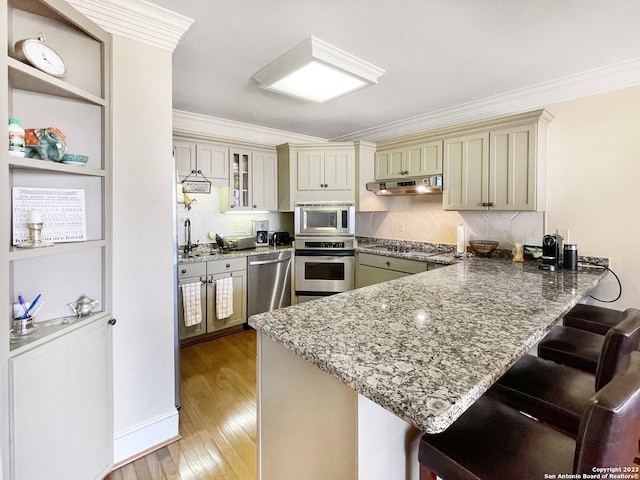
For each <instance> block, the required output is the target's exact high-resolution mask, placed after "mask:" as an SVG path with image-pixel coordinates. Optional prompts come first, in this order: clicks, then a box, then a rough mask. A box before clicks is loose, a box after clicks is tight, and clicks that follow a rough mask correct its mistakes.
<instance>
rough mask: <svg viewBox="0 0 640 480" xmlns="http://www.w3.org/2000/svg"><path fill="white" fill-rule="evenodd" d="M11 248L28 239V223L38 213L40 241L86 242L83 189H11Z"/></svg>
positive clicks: (85, 213)
mask: <svg viewBox="0 0 640 480" xmlns="http://www.w3.org/2000/svg"><path fill="white" fill-rule="evenodd" d="M12 199H13V215H12V217H13V245H18V244H20V243H23V242H26V241H27V240H29V230H28V228H27V223H28V221H29V219H30V218H31V219H33V218H34V215H33V213H32V212H38V213H39V215H37V217H38V218H39V219H41V220H42V223H43V227H42V240H45V241H47V242H54V243H61V242H84V241H86V240H87V212H86V208H85V192H84V189H76V188H35V187H34V188H30V187H13V188H12Z"/></svg>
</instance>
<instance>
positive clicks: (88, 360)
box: [0, 0, 114, 480]
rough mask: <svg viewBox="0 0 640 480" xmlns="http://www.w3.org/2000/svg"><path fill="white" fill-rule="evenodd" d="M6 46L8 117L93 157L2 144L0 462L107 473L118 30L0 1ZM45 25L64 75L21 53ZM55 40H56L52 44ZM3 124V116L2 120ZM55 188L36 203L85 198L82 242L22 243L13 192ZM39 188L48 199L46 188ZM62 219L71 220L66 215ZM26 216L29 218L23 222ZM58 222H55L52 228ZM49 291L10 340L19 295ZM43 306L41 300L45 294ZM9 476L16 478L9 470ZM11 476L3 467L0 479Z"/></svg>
mask: <svg viewBox="0 0 640 480" xmlns="http://www.w3.org/2000/svg"><path fill="white" fill-rule="evenodd" d="M0 17H1V18H2V21H3V24H4V28H3V29H2V30H1V31H2V34H0V36H1V37H2V45H3V48H2V52H1V53H0V72H1V73H0V77H1V78H0V99H1V101H0V116H1V117H2V118H5V119H6V118H9V117H14V118H18V119H19V120H20V123H21V125H22V127H23V128H25V129H28V128H42V127H47V126H55V127H56V128H58V129H60V130H61V131H62V132H63V134H64V135H65V137H66V142H67V146H68V153H78V154H84V155H87V157H88V160H87V162H86V164H84V165H83V166H81V167H79V166H76V165H73V164H65V163H62V162H54V161H49V160H47V159H39V158H26V157H14V156H9V155H8V154H7V151H8V145H7V136H6V135H5V136H4V137H3V138H4V140H3V141H1V142H0V147H1V148H0V184H1V185H2V188H1V190H2V192H3V195H2V196H1V197H0V212H2V213H1V216H2V221H0V252H1V253H0V299H1V300H0V307H1V308H0V310H1V311H2V312H4V316H3V321H4V327H3V328H2V333H0V340H1V341H2V344H3V347H2V348H0V352H2V355H1V358H0V362H2V364H3V367H2V371H3V372H7V371H8V376H6V375H0V378H1V379H2V380H4V381H6V383H3V384H2V385H0V390H1V391H2V392H3V395H5V399H6V401H3V402H0V409H1V411H0V418H1V419H2V420H0V444H2V445H3V446H6V445H9V446H10V447H11V448H3V449H2V454H3V458H2V459H1V460H0V463H1V464H2V466H3V468H2V471H3V472H5V473H6V475H5V478H7V479H9V478H11V479H12V480H29V479H39V478H83V479H95V478H98V479H101V478H104V476H105V475H106V474H107V473H108V472H109V470H110V468H111V465H112V462H113V442H114V438H113V412H112V410H113V408H112V387H113V386H112V378H111V364H112V359H111V357H112V351H111V341H110V338H111V337H110V335H111V328H112V327H111V326H110V325H109V323H108V322H110V321H111V319H112V317H111V310H112V285H111V279H112V276H113V275H112V263H113V262H112V225H111V217H112V176H111V170H112V168H111V155H112V145H111V136H112V134H111V124H112V115H111V107H112V101H111V91H112V88H111V77H112V76H111V57H112V52H111V35H109V34H108V33H106V32H105V31H104V30H102V29H101V28H99V27H98V26H96V25H95V24H94V23H92V22H91V21H89V20H88V19H87V18H86V17H84V16H83V15H82V14H80V13H79V12H78V11H77V10H76V9H74V8H73V7H71V6H70V5H69V4H68V3H67V2H65V1H62V0H21V1H8V2H3V3H2V5H1V6H0ZM38 32H44V34H45V36H46V38H47V40H48V41H51V42H52V43H51V45H52V46H53V47H54V48H55V49H56V51H57V52H58V53H59V54H60V55H61V56H62V57H63V58H64V60H65V63H66V65H67V73H66V75H65V76H64V77H62V78H57V77H53V76H50V75H48V74H46V73H44V72H42V71H40V70H38V69H36V68H34V67H32V66H31V65H30V64H28V63H25V62H22V61H20V60H18V59H17V56H16V54H15V51H14V44H15V42H17V41H19V40H22V39H26V38H31V37H34V36H36V34H37V33H38ZM54 40H55V42H54ZM5 121H6V120H5ZM14 188H15V189H22V191H23V192H27V193H28V192H29V190H30V189H31V188H40V189H43V190H48V194H47V197H49V198H50V200H46V201H45V202H42V203H41V204H40V205H37V206H36V205H33V206H31V207H29V208H33V209H39V208H41V209H42V210H45V212H43V216H44V218H45V222H44V229H45V230H44V231H43V233H45V232H46V229H47V225H48V222H47V219H48V218H51V217H52V216H54V215H56V213H55V212H47V211H46V210H48V209H49V208H53V207H55V205H56V202H55V201H54V200H52V198H53V190H50V189H66V190H68V191H74V192H78V197H77V198H84V212H85V213H86V221H85V222H84V228H83V230H84V231H85V235H83V237H84V238H76V241H73V242H66V241H63V240H65V239H63V238H58V239H57V240H56V241H54V245H52V246H49V247H47V248H18V247H17V246H16V245H13V243H14V242H13V233H15V232H13V231H12V220H13V219H14V218H12V217H13V215H14V214H15V215H18V216H19V215H20V211H19V210H18V209H16V211H15V212H14V210H13V206H12V201H11V197H12V196H11V191H12V189H14ZM39 194H40V195H42V194H43V191H42V190H41V191H40V193H39ZM60 215H63V214H62V213H60ZM17 220H18V222H20V218H19V217H18V218H17ZM49 227H50V225H49ZM39 293H41V294H42V298H43V299H46V303H41V304H40V305H41V307H42V308H41V309H40V311H39V312H38V315H37V318H36V319H37V320H38V322H39V325H40V327H39V331H38V334H37V335H36V336H34V337H31V338H28V339H24V338H23V339H12V338H10V334H9V325H10V318H9V312H11V311H12V307H11V304H12V303H13V302H15V301H17V298H18V296H19V295H21V296H22V297H23V298H24V299H25V300H27V301H30V300H33V299H34V298H35V297H36V295H38V294H39ZM83 293H84V294H86V295H87V296H89V297H91V298H92V299H96V300H99V301H100V306H99V309H97V311H96V312H94V313H93V315H91V316H90V317H85V318H81V319H76V320H75V321H74V322H72V323H66V324H65V323H62V324H59V325H55V326H54V325H50V326H44V324H45V323H47V321H48V320H54V319H59V318H60V317H65V316H68V315H70V314H71V310H70V309H69V307H68V306H67V304H68V303H69V302H74V301H75V299H77V298H78V297H79V295H80V294H83ZM41 302H42V301H41ZM9 472H10V475H9ZM0 476H2V474H0Z"/></svg>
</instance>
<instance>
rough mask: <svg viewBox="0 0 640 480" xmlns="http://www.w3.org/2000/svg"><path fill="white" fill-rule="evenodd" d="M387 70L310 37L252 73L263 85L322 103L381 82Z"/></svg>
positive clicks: (286, 93)
mask: <svg viewBox="0 0 640 480" xmlns="http://www.w3.org/2000/svg"><path fill="white" fill-rule="evenodd" d="M383 74H384V70H383V69H381V68H379V67H376V66H375V65H372V64H371V63H368V62H365V61H364V60H361V59H359V58H357V57H355V56H353V55H351V54H350V53H347V52H345V51H343V50H340V49H338V48H336V47H334V46H332V45H329V44H328V43H326V42H323V41H322V40H319V39H318V38H316V37H313V36H311V37H309V38H307V39H305V40H303V41H302V42H300V43H299V44H298V45H296V46H295V47H293V48H292V49H291V50H289V51H288V52H286V53H285V54H283V55H282V56H280V57H278V58H277V59H276V60H274V61H273V62H271V63H270V64H269V65H267V66H266V67H264V68H263V69H261V70H260V71H258V72H257V73H255V74H254V75H253V78H254V79H255V80H257V81H258V83H259V84H260V87H261V88H264V89H266V90H271V91H274V92H278V93H283V94H285V95H289V96H292V97H296V98H302V99H304V100H311V101H312V102H317V103H322V102H326V101H328V100H331V99H334V98H336V97H339V96H341V95H344V94H346V93H349V92H353V91H355V90H358V89H360V88H362V87H366V86H368V85H373V84H376V83H378V78H380V77H381V76H382V75H383Z"/></svg>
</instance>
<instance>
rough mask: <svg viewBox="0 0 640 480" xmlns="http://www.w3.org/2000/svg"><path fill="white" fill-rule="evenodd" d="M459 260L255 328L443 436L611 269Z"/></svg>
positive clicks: (276, 314)
mask: <svg viewBox="0 0 640 480" xmlns="http://www.w3.org/2000/svg"><path fill="white" fill-rule="evenodd" d="M445 255H446V254H445ZM449 256H450V257H451V259H449V263H450V262H451V261H457V262H458V263H455V264H453V265H450V266H448V267H444V268H440V269H436V270H433V271H428V272H425V273H420V274H416V275H411V276H407V277H404V278H400V279H397V280H392V281H389V282H385V283H381V284H377V285H371V286H368V287H364V288H360V289H356V290H352V291H350V292H345V293H341V294H337V295H333V296H330V297H327V298H323V299H318V300H314V301H311V302H306V303H303V304H299V305H294V306H291V307H287V308H283V309H280V310H276V311H273V312H268V313H262V314H259V315H254V316H252V317H250V318H249V324H250V325H251V326H253V327H255V328H257V329H258V330H260V331H261V332H262V333H263V334H264V335H266V336H267V337H269V338H271V339H273V340H275V341H277V342H279V343H280V344H282V345H284V346H285V347H286V348H288V349H290V350H292V351H293V352H295V353H296V354H297V355H299V356H301V357H303V358H305V359H306V360H308V361H309V362H311V363H312V364H314V365H316V366H317V367H319V368H320V369H322V370H323V371H325V372H327V373H329V374H331V375H333V376H335V377H336V378H338V379H340V380H341V381H342V382H344V383H345V384H347V385H349V386H351V387H352V388H354V389H355V390H357V391H358V392H359V393H361V394H362V395H364V396H365V397H367V398H369V399H370V400H372V401H374V402H375V403H377V404H379V405H381V406H382V407H384V408H386V409H387V410H389V411H391V412H392V413H394V414H395V415H397V416H399V417H401V418H403V419H404V420H406V421H407V422H409V423H411V424H413V425H414V426H416V427H417V428H419V429H420V430H422V431H424V432H429V433H437V432H440V431H442V430H444V429H445V428H447V427H448V426H449V425H450V424H451V423H452V422H453V421H454V420H455V419H456V418H458V417H459V416H460V415H461V414H462V413H463V412H464V411H465V410H466V409H467V408H468V407H469V406H470V405H471V404H472V403H473V402H474V401H475V400H476V399H477V398H478V397H480V396H481V395H482V394H483V393H484V392H485V391H486V390H487V389H488V388H489V387H490V386H491V385H492V384H493V383H494V382H495V381H496V380H497V379H498V378H499V377H500V376H501V375H502V374H503V373H504V372H505V371H506V370H507V369H508V368H509V367H510V366H511V365H513V363H515V361H516V360H517V359H518V358H520V356H521V355H522V354H524V353H525V352H526V351H527V350H529V349H530V348H531V347H533V346H534V345H535V344H536V343H537V342H538V341H539V340H540V339H541V338H542V337H543V336H544V334H545V333H546V332H547V331H548V330H549V328H550V327H551V326H552V325H553V323H554V322H555V321H556V320H557V319H558V318H559V317H560V316H561V315H563V314H564V313H565V312H566V311H568V310H569V309H570V308H571V307H573V305H575V304H576V303H577V302H578V301H579V300H580V299H581V298H582V297H583V296H585V295H586V294H587V293H588V292H589V291H590V290H591V289H592V288H593V287H594V286H595V285H596V284H597V283H598V282H599V280H600V279H601V278H602V277H603V276H604V275H605V273H606V271H605V270H602V269H595V268H582V267H581V268H580V269H579V270H578V271H577V272H571V271H564V270H561V271H558V272H547V271H541V270H539V269H538V268H537V264H536V263H535V262H524V263H514V262H511V261H510V260H502V259H494V258H477V257H471V258H466V259H464V260H455V259H453V255H452V254H449ZM429 261H432V260H431V258H430V259H429ZM445 263H446V262H445Z"/></svg>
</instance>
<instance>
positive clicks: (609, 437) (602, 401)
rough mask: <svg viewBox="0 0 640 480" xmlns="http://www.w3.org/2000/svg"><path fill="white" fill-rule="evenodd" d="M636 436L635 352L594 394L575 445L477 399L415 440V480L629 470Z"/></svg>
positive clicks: (638, 376)
mask: <svg viewBox="0 0 640 480" xmlns="http://www.w3.org/2000/svg"><path fill="white" fill-rule="evenodd" d="M639 432H640V352H632V353H631V354H630V355H629V356H627V357H625V360H624V361H623V364H622V365H621V369H620V373H619V374H618V375H616V376H615V377H614V378H613V379H612V380H611V382H609V383H608V384H607V385H606V386H604V387H603V388H602V389H601V390H599V391H598V393H596V394H595V395H594V396H593V397H592V399H591V401H590V402H589V404H588V405H587V407H586V408H585V410H584V413H583V414H582V419H581V423H580V430H579V433H578V435H577V437H576V438H573V437H571V436H568V435H565V434H564V433H562V432H560V431H558V430H556V429H554V428H551V427H549V426H547V425H546V424H544V423H541V422H538V421H536V420H534V419H532V418H530V417H528V416H525V415H523V414H521V413H519V412H518V411H517V410H514V409H512V408H510V407H508V406H507V405H504V404H503V403H501V402H499V401H497V400H494V399H492V398H491V397H488V396H486V395H485V396H483V397H481V398H480V399H479V400H478V401H477V402H476V403H474V404H473V405H472V406H471V407H470V408H469V409H468V410H467V411H466V412H465V413H463V414H462V416H461V417H460V418H459V419H458V420H456V421H455V422H454V423H453V424H452V425H451V426H450V427H449V428H448V429H447V430H445V431H444V432H442V433H440V434H436V435H431V434H426V435H424V436H423V437H422V439H421V440H420V448H419V451H418V460H419V461H420V465H421V468H420V479H421V480H429V479H431V480H432V479H435V475H438V476H439V477H440V478H442V479H444V480H495V479H502V478H504V479H507V478H509V479H512V478H513V479H516V478H517V479H518V480H540V479H541V478H545V474H549V473H553V474H558V473H567V474H574V475H578V474H581V475H582V474H585V473H588V474H591V475H593V468H594V467H622V466H627V465H629V466H631V465H634V461H635V459H636V457H637V456H638V435H639Z"/></svg>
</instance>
